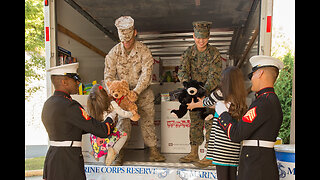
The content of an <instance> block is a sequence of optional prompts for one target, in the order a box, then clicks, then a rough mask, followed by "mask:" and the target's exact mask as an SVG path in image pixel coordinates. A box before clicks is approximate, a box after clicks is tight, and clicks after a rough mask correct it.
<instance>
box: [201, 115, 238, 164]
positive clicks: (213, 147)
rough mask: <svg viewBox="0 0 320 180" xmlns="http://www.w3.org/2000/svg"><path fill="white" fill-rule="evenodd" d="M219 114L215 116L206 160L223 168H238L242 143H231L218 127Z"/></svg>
mask: <svg viewBox="0 0 320 180" xmlns="http://www.w3.org/2000/svg"><path fill="white" fill-rule="evenodd" d="M217 118H218V114H217V113H215V114H214V118H213V123H212V128H211V132H210V139H209V143H208V148H207V156H206V159H210V160H212V164H215V165H222V166H238V164H239V156H240V143H235V142H231V140H230V139H229V138H228V136H227V135H226V134H225V133H224V131H222V130H221V129H220V127H219V125H218V120H217Z"/></svg>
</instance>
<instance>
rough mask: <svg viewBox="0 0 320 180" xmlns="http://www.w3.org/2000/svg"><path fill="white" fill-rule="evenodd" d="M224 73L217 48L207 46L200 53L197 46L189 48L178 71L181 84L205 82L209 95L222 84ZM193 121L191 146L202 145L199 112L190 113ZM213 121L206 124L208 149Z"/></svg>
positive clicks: (202, 121) (183, 55) (201, 124)
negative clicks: (222, 74)
mask: <svg viewBox="0 0 320 180" xmlns="http://www.w3.org/2000/svg"><path fill="white" fill-rule="evenodd" d="M221 71H222V62H221V56H220V53H219V51H218V49H217V48H215V47H214V46H211V45H210V44H207V48H206V50H205V51H203V52H199V51H198V49H197V46H196V44H194V45H193V46H190V47H188V49H187V50H186V51H185V52H184V53H183V54H182V56H181V65H180V67H179V71H178V78H179V80H180V82H183V81H190V80H191V79H193V80H197V81H200V82H203V83H204V84H205V85H204V87H205V89H206V90H207V93H209V92H210V91H211V90H213V89H214V88H215V87H216V86H217V85H218V84H219V83H220V75H221ZM189 113H190V119H191V126H190V133H189V136H190V144H191V145H201V144H202V142H203V131H202V128H203V124H204V120H203V119H201V118H200V117H199V115H198V112H189ZM212 122H213V119H211V120H209V121H206V122H205V128H206V142H207V143H206V147H207V146H208V141H209V136H210V130H211V125H212Z"/></svg>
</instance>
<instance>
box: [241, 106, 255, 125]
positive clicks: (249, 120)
mask: <svg viewBox="0 0 320 180" xmlns="http://www.w3.org/2000/svg"><path fill="white" fill-rule="evenodd" d="M256 108H257V106H256V107H253V108H251V109H250V110H249V111H247V113H246V114H245V115H244V116H243V117H242V121H243V122H247V123H252V122H253V120H254V119H255V118H256V117H257V113H256Z"/></svg>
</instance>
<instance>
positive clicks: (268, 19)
mask: <svg viewBox="0 0 320 180" xmlns="http://www.w3.org/2000/svg"><path fill="white" fill-rule="evenodd" d="M271 22H272V16H267V33H269V32H271Z"/></svg>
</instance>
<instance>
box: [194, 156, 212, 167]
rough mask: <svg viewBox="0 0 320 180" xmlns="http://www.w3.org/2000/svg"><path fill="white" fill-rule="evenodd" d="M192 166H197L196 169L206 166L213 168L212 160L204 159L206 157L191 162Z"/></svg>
mask: <svg viewBox="0 0 320 180" xmlns="http://www.w3.org/2000/svg"><path fill="white" fill-rule="evenodd" d="M192 164H193V165H195V166H197V167H198V168H205V167H208V166H213V164H212V160H209V159H206V157H204V158H203V159H201V160H200V161H196V162H193V163H192Z"/></svg>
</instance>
